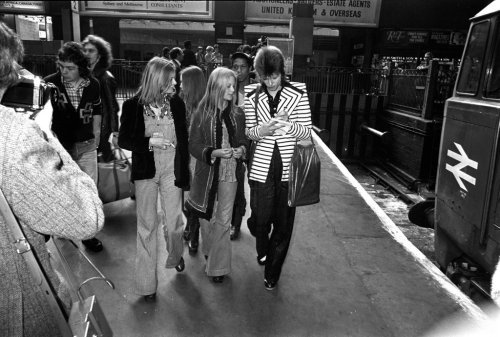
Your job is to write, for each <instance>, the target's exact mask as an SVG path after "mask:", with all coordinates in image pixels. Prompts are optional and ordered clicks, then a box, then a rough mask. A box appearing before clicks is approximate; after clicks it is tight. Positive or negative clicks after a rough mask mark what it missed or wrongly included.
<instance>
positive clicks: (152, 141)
mask: <svg viewBox="0 0 500 337" xmlns="http://www.w3.org/2000/svg"><path fill="white" fill-rule="evenodd" d="M149 146H152V147H156V148H158V149H163V150H165V149H166V148H167V147H169V146H172V147H173V146H174V145H173V144H172V142H170V141H169V140H168V139H165V138H163V137H151V138H149Z"/></svg>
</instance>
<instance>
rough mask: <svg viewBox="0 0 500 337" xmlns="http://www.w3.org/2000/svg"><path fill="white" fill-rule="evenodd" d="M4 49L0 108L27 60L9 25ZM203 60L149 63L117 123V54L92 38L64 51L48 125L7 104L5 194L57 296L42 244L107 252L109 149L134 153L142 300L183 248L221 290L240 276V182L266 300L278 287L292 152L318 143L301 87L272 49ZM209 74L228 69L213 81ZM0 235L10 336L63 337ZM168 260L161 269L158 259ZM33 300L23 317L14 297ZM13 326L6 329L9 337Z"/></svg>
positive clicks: (1, 133) (167, 56)
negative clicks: (103, 197) (100, 189)
mask: <svg viewBox="0 0 500 337" xmlns="http://www.w3.org/2000/svg"><path fill="white" fill-rule="evenodd" d="M0 44H1V48H0V50H1V51H0V54H1V55H2V58H1V66H0V85H1V86H0V97H1V96H2V95H3V93H4V92H5V90H6V89H7V88H8V87H10V86H12V85H15V84H16V81H17V79H18V76H19V75H18V74H19V71H20V69H21V66H19V64H22V55H23V47H22V43H21V41H20V40H19V38H18V37H17V35H16V34H15V33H14V32H13V31H12V30H10V29H9V28H8V27H7V26H6V25H5V24H3V23H0ZM206 50H207V53H206V54H203V48H198V52H196V53H195V52H193V51H192V50H191V43H190V42H189V41H186V43H184V49H180V48H178V47H175V48H172V49H171V50H167V49H164V50H163V54H162V56H161V57H153V58H152V59H151V60H149V62H148V63H147V66H146V68H145V69H144V71H143V73H142V78H141V81H140V84H139V87H138V88H137V92H136V94H135V96H134V97H132V98H130V99H128V100H126V101H125V102H124V103H123V106H122V109H121V110H122V111H121V118H120V121H118V114H119V106H118V103H117V101H116V98H115V92H116V80H115V78H114V76H113V74H111V73H110V72H109V67H110V65H111V60H112V53H111V47H110V44H109V43H108V42H107V41H105V40H104V39H102V38H101V37H99V36H95V35H89V36H87V37H86V38H85V39H84V40H83V42H82V43H79V42H67V43H65V44H64V45H63V46H62V48H61V49H60V50H59V52H58V55H57V61H56V64H57V72H56V73H55V74H52V75H49V76H47V77H45V81H47V82H51V83H53V84H54V85H55V86H56V87H57V88H58V89H59V90H58V96H57V100H55V101H56V102H57V103H56V104H54V106H51V101H50V100H49V102H48V103H47V107H45V108H44V110H42V112H43V113H40V114H39V115H38V116H45V117H37V119H38V120H35V121H32V120H29V119H27V118H25V117H24V116H21V115H20V114H17V113H16V112H15V111H14V110H13V109H11V108H7V107H4V106H1V105H0V120H1V121H2V123H0V137H1V143H2V144H7V147H2V148H1V150H0V151H1V152H0V165H1V167H3V168H4V169H3V170H2V171H1V172H0V187H1V189H2V191H3V192H4V193H5V194H6V197H7V200H8V201H9V203H10V205H11V207H12V208H13V211H14V213H15V214H16V215H17V216H18V217H19V221H20V223H21V225H22V226H23V229H24V230H25V231H26V233H27V236H28V238H29V239H30V241H31V240H32V241H33V242H31V243H32V245H33V247H34V249H35V250H36V253H37V255H39V256H41V257H42V258H41V259H42V262H44V268H45V269H46V270H47V271H48V273H49V275H50V276H51V281H52V282H53V284H54V285H57V284H59V281H58V280H57V277H56V276H55V274H54V273H53V271H52V269H51V267H50V264H49V263H48V255H47V249H46V247H45V238H46V237H45V235H55V236H59V237H67V238H70V239H77V240H83V245H84V246H85V247H86V248H87V249H89V250H91V251H94V252H99V251H101V250H102V249H103V248H104V246H105V245H103V243H102V242H101V241H100V240H98V239H97V238H96V237H95V234H96V233H98V231H99V230H100V229H101V228H102V226H103V222H104V215H103V209H102V202H101V201H100V200H99V199H98V194H97V191H96V184H97V180H98V169H97V163H98V161H110V160H114V153H113V150H112V149H113V148H114V147H120V148H123V149H125V150H128V151H130V152H131V154H132V177H131V179H132V181H133V183H134V185H135V200H136V213H137V239H136V242H137V244H136V252H135V267H134V268H135V270H134V273H133V275H134V282H135V292H136V293H137V294H138V295H140V296H142V297H143V298H144V300H145V301H147V302H152V301H155V299H156V292H157V288H158V285H159V283H161V280H159V279H158V275H159V273H158V268H159V266H164V267H165V268H172V269H175V270H176V271H177V272H182V271H183V270H184V269H185V264H186V262H187V261H185V260H184V257H183V255H184V254H183V253H184V240H185V241H187V243H188V251H189V252H190V253H192V254H195V253H197V251H198V247H199V246H201V251H202V253H203V255H204V256H205V259H206V269H205V272H206V274H207V276H208V277H209V278H210V279H211V280H212V281H213V282H215V283H221V282H223V281H224V278H225V277H226V276H227V275H228V274H230V273H231V240H236V239H238V237H239V235H240V228H241V224H242V220H243V217H244V215H245V210H246V206H247V200H246V198H245V181H246V179H245V174H247V176H248V182H249V187H250V191H251V193H250V210H251V214H250V217H249V220H248V226H249V228H250V231H251V233H252V235H254V236H255V238H256V256H257V262H258V264H260V265H263V266H265V268H264V286H265V288H266V289H268V290H273V289H274V288H275V287H276V285H277V283H278V280H279V278H280V274H281V269H282V266H283V264H284V262H285V257H286V255H287V250H288V247H289V245H290V240H291V236H292V230H293V223H294V216H295V208H294V207H289V206H288V203H287V195H288V167H289V164H290V159H291V155H292V152H293V148H294V146H295V144H296V142H297V140H303V139H307V138H309V137H310V133H311V112H310V107H309V102H308V95H307V92H306V88H305V85H304V84H303V83H295V82H290V81H288V79H287V78H286V76H285V72H284V57H283V54H282V52H281V51H280V50H279V49H278V48H276V47H272V46H269V47H268V46H263V47H262V48H260V49H259V50H258V51H257V53H256V55H255V56H254V57H253V56H252V55H251V54H250V53H247V52H249V51H250V52H251V50H250V49H248V48H247V47H243V46H242V47H241V48H239V49H238V50H237V51H235V52H234V53H233V54H231V56H230V60H231V64H230V66H229V67H225V66H222V60H223V58H222V55H221V53H220V51H219V49H218V46H217V45H214V46H213V47H211V46H209V47H207V48H206ZM200 60H203V62H202V63H201V64H200V63H199V61H200ZM211 62H213V63H215V64H219V65H220V66H217V67H215V68H214V69H212V70H211V71H210V72H207V68H206V67H207V64H209V63H211ZM252 74H253V75H252ZM5 167H7V169H5ZM54 177H57V179H56V180H54ZM184 194H185V196H186V198H184ZM184 199H185V202H184V203H183V200H184ZM49 204H50V207H44V206H43V205H49ZM33 205H38V207H33ZM54 205H57V207H54ZM158 205H160V207H161V209H162V211H163V214H164V219H163V220H160V219H158V216H157V214H158V209H157V206H158ZM42 209H44V210H45V211H44V212H40V210H42ZM183 211H186V215H187V217H186V219H187V223H185V220H184V216H183ZM162 223H163V224H164V226H163V227H161V224H162ZM0 226H1V227H2V229H3V230H2V234H1V235H0V250H1V252H2V259H1V260H0V261H1V264H2V270H8V271H9V272H8V273H7V274H8V275H10V276H11V277H12V279H10V280H8V282H6V280H5V279H4V278H3V279H2V281H0V294H1V296H2V301H1V302H2V304H1V305H0V319H1V320H2V323H1V324H0V326H1V327H0V331H1V332H2V333H1V334H2V335H4V334H7V335H10V334H11V332H12V331H16V333H15V334H16V335H26V336H28V335H37V336H45V335H47V336H48V335H57V334H54V333H53V330H54V324H53V320H52V319H51V318H50V316H51V315H50V313H48V312H50V310H48V309H47V306H46V304H44V299H43V296H42V295H41V294H40V291H41V290H40V291H39V290H38V289H37V285H36V284H35V280H33V279H31V278H30V276H29V273H27V272H26V266H25V265H24V261H23V260H22V259H21V258H20V257H19V256H18V255H17V254H16V253H15V248H14V246H13V245H12V243H11V242H12V240H11V239H10V237H9V235H10V234H9V231H8V229H7V228H4V227H5V223H4V222H3V218H2V217H0ZM200 233H201V242H200V240H199V237H200ZM162 247H165V248H164V249H165V250H166V253H167V259H166V261H165V262H164V263H163V262H162V261H159V255H158V251H159V249H162ZM45 257H46V259H44V258H45ZM45 260H47V261H45ZM45 262H47V263H45ZM12 284H15V287H16V288H15V291H12V289H11V288H10V287H12ZM8 288H9V291H7V289H8ZM4 290H5V291H4ZM24 293H27V294H29V296H31V297H32V299H31V297H29V298H28V299H27V301H28V302H25V304H24V305H22V306H18V304H19V303H17V304H16V300H15V296H19V295H20V294H24ZM5 296H8V298H4V297H5ZM11 297H12V298H11ZM30 301H31V302H33V303H31V302H30ZM28 307H30V308H29V309H28ZM14 314H15V315H16V316H15V317H16V319H14V318H13V316H12V315H14ZM11 316H12V317H11ZM5 317H7V318H8V322H9V324H3V321H4V318H5ZM23 322H24V323H23ZM41 324H43V325H44V326H43V328H44V329H43V331H47V333H43V331H42V330H40V327H41ZM35 327H38V329H37V330H36V333H35V332H33V329H35ZM5 329H7V330H5ZM4 332H5V333H4Z"/></svg>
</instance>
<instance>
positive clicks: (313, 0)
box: [245, 0, 382, 27]
mask: <svg viewBox="0 0 500 337" xmlns="http://www.w3.org/2000/svg"><path fill="white" fill-rule="evenodd" d="M381 2H382V0H304V1H298V0H289V1H280V0H251V1H245V4H246V11H245V17H246V20H248V21H261V22H267V21H273V22H276V21H279V22H288V21H290V19H291V18H292V13H293V4H294V3H303V4H313V18H314V23H315V24H330V25H335V26H355V27H378V20H379V16H380V5H381Z"/></svg>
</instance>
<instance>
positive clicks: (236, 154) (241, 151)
mask: <svg viewBox="0 0 500 337" xmlns="http://www.w3.org/2000/svg"><path fill="white" fill-rule="evenodd" d="M244 154H245V148H244V147H243V146H240V147H236V148H233V157H234V158H236V159H239V158H241V157H242V156H243V155H244Z"/></svg>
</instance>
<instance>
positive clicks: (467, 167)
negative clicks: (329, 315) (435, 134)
mask: <svg viewBox="0 0 500 337" xmlns="http://www.w3.org/2000/svg"><path fill="white" fill-rule="evenodd" d="M492 5H494V6H493V7H491V6H489V7H487V8H486V9H485V10H483V11H481V12H480V13H479V14H478V15H477V16H476V17H475V18H473V19H472V20H473V21H472V24H471V28H470V30H469V34H468V38H467V44H466V47H465V49H464V54H463V57H462V62H461V65H460V72H459V75H458V78H457V83H456V86H455V91H454V95H453V97H452V98H450V99H449V100H448V101H447V102H446V106H445V116H444V120H443V129H442V136H441V148H440V156H439V165H438V178H437V185H436V205H435V206H436V208H435V228H436V232H435V248H436V259H437V261H438V263H439V264H440V265H441V266H442V267H443V268H446V267H447V266H448V265H449V263H450V262H452V261H453V260H455V259H457V258H458V257H460V256H466V257H467V258H468V259H470V260H471V261H473V262H474V263H476V264H478V265H479V266H480V267H481V268H483V269H484V270H485V271H486V272H489V273H491V272H492V271H493V269H494V266H495V264H496V262H497V260H498V255H499V253H500V248H499V242H500V241H499V236H500V214H498V212H497V206H498V205H499V204H500V198H499V196H498V194H499V192H500V188H499V185H500V152H499V147H500V144H499V137H500V34H499V28H500V27H499V13H500V12H499V11H500V1H495V2H494V3H492ZM488 8H489V9H488ZM499 211H500V210H499Z"/></svg>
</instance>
